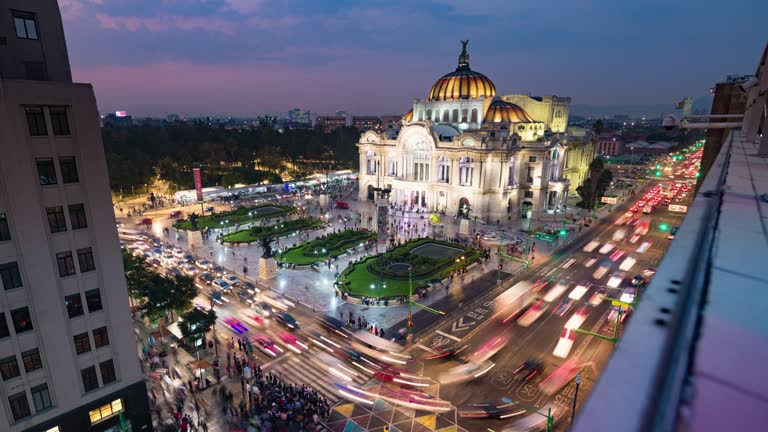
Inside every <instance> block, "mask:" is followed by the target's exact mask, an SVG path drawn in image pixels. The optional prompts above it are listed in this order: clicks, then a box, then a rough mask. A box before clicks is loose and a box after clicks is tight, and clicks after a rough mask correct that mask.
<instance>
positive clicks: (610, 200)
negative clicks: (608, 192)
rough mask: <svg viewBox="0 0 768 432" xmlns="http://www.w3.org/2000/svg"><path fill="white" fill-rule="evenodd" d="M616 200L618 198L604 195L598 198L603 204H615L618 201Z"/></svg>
mask: <svg viewBox="0 0 768 432" xmlns="http://www.w3.org/2000/svg"><path fill="white" fill-rule="evenodd" d="M618 200H619V199H618V198H616V197H607V196H604V197H602V198H600V202H601V203H603V204H616V203H617V202H618Z"/></svg>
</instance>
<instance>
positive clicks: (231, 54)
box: [59, 0, 768, 115]
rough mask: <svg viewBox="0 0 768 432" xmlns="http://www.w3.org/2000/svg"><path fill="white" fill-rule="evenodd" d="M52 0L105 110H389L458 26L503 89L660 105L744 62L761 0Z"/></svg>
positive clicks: (401, 101)
mask: <svg viewBox="0 0 768 432" xmlns="http://www.w3.org/2000/svg"><path fill="white" fill-rule="evenodd" d="M723 4H727V5H728V7H729V9H728V10H724V9H723V6H722V5H723ZM59 5H60V6H61V9H62V15H63V17H64V26H65V31H66V33H67V42H68V45H69V54H70V61H71V63H72V69H73V74H74V77H75V79H76V80H77V81H82V82H91V83H93V84H94V86H95V89H96V95H97V98H98V102H99V108H100V110H101V111H102V112H109V111H115V110H118V109H121V110H122V109H124V110H127V111H129V112H130V113H132V114H135V115H162V114H164V113H166V112H168V113H170V112H173V113H180V114H186V115H197V114H230V115H255V114H260V113H264V112H284V111H287V110H288V109H291V108H295V107H301V108H305V109H311V110H312V111H316V112H318V113H321V114H324V113H331V112H333V111H336V110H346V111H349V112H352V113H359V114H399V113H403V112H405V111H407V110H408V109H409V108H410V105H411V103H412V100H413V98H425V97H426V96H427V93H428V92H429V88H430V87H431V85H432V83H433V82H434V81H435V80H436V79H437V78H439V77H440V76H441V75H443V74H445V73H447V72H450V71H452V70H453V69H454V68H455V67H456V60H457V57H458V54H459V51H460V47H461V45H460V43H459V39H470V44H469V53H470V57H471V61H470V65H471V67H472V68H473V69H474V70H477V71H479V72H482V73H484V74H486V75H487V76H488V77H490V78H491V79H492V80H493V82H494V83H495V84H496V88H497V91H498V92H499V93H502V94H504V93H528V92H530V93H532V94H536V95H541V94H557V95H561V96H571V97H572V98H573V103H574V104H593V105H612V104H622V105H626V104H655V103H670V104H672V103H674V102H676V101H678V100H679V99H681V98H682V97H683V96H688V95H690V96H694V97H699V96H702V95H705V94H706V93H707V91H708V89H709V88H710V87H711V86H712V85H713V84H714V83H715V82H716V81H718V80H721V79H723V78H724V77H725V75H727V74H748V73H754V70H755V67H756V65H757V61H758V57H759V55H760V54H761V53H762V49H763V46H764V44H765V43H766V40H768V26H766V25H765V23H764V19H765V17H766V16H768V1H766V0H753V1H747V0H729V1H728V2H725V3H724V2H722V1H713V0H697V1H695V0H690V1H687V0H639V1H637V0H606V1H597V0H595V1H589V0H410V1H399V0H392V1H378V0H359V1H344V0H340V1H333V0H279V1H275V0H59ZM718 5H720V6H718Z"/></svg>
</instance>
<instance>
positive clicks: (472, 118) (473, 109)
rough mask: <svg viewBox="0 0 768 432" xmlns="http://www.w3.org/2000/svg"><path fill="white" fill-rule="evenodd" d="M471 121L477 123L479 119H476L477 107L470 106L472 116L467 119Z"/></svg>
mask: <svg viewBox="0 0 768 432" xmlns="http://www.w3.org/2000/svg"><path fill="white" fill-rule="evenodd" d="M469 121H470V122H471V123H477V122H478V121H479V120H478V119H477V108H472V117H471V118H470V120H469Z"/></svg>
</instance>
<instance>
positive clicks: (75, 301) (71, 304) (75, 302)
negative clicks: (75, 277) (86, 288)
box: [64, 293, 85, 318]
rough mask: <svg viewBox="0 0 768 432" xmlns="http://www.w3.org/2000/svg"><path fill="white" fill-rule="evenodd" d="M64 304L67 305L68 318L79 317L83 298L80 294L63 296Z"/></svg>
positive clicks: (81, 311) (81, 312)
mask: <svg viewBox="0 0 768 432" xmlns="http://www.w3.org/2000/svg"><path fill="white" fill-rule="evenodd" d="M64 304H66V305H67V314H69V317H70V318H75V317H79V316H81V315H82V314H84V313H85V312H83V298H82V297H80V293H77V294H72V295H68V296H64Z"/></svg>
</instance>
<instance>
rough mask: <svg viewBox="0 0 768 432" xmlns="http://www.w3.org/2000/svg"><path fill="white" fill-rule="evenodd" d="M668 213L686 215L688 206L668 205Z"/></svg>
mask: <svg viewBox="0 0 768 432" xmlns="http://www.w3.org/2000/svg"><path fill="white" fill-rule="evenodd" d="M669 211H671V212H678V213H687V212H688V206H684V205H677V204H670V205H669Z"/></svg>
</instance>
